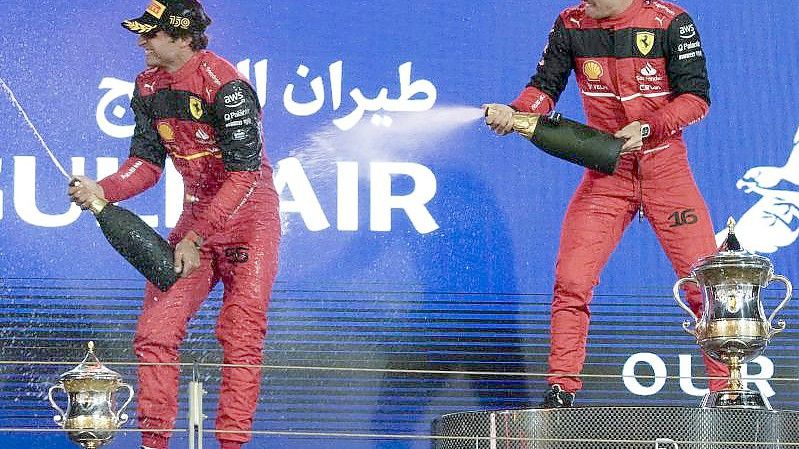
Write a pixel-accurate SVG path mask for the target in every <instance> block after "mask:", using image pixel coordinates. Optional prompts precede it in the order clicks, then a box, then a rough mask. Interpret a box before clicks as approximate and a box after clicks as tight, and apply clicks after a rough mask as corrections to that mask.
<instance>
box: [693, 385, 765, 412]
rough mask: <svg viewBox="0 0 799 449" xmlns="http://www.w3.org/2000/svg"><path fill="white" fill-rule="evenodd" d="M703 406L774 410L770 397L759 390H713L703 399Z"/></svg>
mask: <svg viewBox="0 0 799 449" xmlns="http://www.w3.org/2000/svg"><path fill="white" fill-rule="evenodd" d="M702 408H750V409H758V410H773V409H772V408H771V404H769V402H768V399H766V397H765V396H763V395H762V394H760V392H759V391H752V390H720V391H711V392H710V393H708V394H707V395H705V397H704V399H702Z"/></svg>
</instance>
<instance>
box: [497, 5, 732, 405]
mask: <svg viewBox="0 0 799 449" xmlns="http://www.w3.org/2000/svg"><path fill="white" fill-rule="evenodd" d="M572 70H574V72H575V78H576V80H577V85H578V88H579V89H580V92H581V95H582V100H583V108H584V110H585V115H586V117H587V120H588V124H589V125H590V126H593V127H595V128H598V129H601V130H604V131H606V132H610V133H612V134H615V135H616V137H619V138H623V139H626V142H625V144H624V145H623V147H622V151H623V154H622V155H621V158H620V161H619V164H618V167H617V169H616V172H615V173H614V174H613V175H604V174H601V173H599V172H596V171H593V170H586V172H585V175H584V176H583V179H582V181H581V182H580V185H579V187H578V188H577V190H576V192H575V193H574V196H573V197H572V200H571V202H570V204H569V206H568V209H567V211H566V216H565V218H564V221H563V227H562V230H561V237H560V247H559V251H558V259H557V264H556V269H555V288H554V296H553V300H552V316H551V329H550V331H551V340H550V355H549V377H548V379H547V380H548V382H549V385H550V388H549V390H548V391H547V393H546V395H545V396H544V402H543V404H542V407H547V408H550V407H570V406H571V405H572V403H573V401H574V396H575V392H577V391H578V390H580V389H581V388H582V382H581V380H580V378H579V374H580V372H581V371H582V368H583V363H584V361H585V346H586V339H587V335H588V323H589V317H590V311H589V304H590V302H591V298H592V294H593V289H594V287H595V286H596V285H597V284H598V283H599V274H600V272H601V271H602V269H603V267H604V266H605V264H606V263H607V261H608V258H609V257H610V255H611V253H612V252H613V250H614V249H615V248H616V246H617V245H618V243H619V240H620V239H621V236H622V233H623V232H624V229H625V228H626V227H627V225H628V224H629V223H630V222H631V221H632V219H633V217H634V216H635V215H636V213H640V214H642V215H643V216H646V218H647V219H648V221H649V222H650V223H651V225H652V227H653V228H654V230H655V233H656V235H657V238H658V240H659V241H660V244H661V246H662V247H663V249H664V250H665V252H666V255H667V256H668V258H669V259H670V260H671V263H672V266H673V268H674V271H675V272H676V274H677V275H678V276H680V277H683V276H686V275H687V274H688V272H689V271H690V267H691V264H693V263H694V262H696V261H697V260H698V259H699V258H700V257H702V256H705V255H708V254H710V253H712V252H714V251H715V249H716V245H715V241H714V231H713V226H712V223H711V220H710V215H709V213H708V210H707V206H706V204H705V201H704V199H703V198H702V196H701V194H700V193H699V190H698V189H697V186H696V183H695V181H694V178H693V175H692V173H691V169H690V167H689V166H688V159H687V152H686V147H685V142H684V141H683V138H682V129H683V128H685V127H687V126H688V125H691V124H693V123H696V122H698V121H699V120H701V119H702V118H703V117H704V116H705V115H706V114H707V111H708V108H709V105H710V99H709V90H710V85H709V82H708V78H707V69H706V66H705V57H704V54H703V49H702V45H701V41H700V39H699V34H698V31H697V29H696V26H695V25H694V22H693V20H692V19H691V17H690V16H689V15H688V14H687V13H686V12H685V11H684V10H683V9H681V8H680V7H679V6H677V5H674V4H672V3H667V2H662V1H657V0H584V1H583V2H581V3H580V4H579V5H577V6H575V7H571V8H568V9H566V10H564V11H563V12H561V13H560V15H559V16H558V18H557V19H556V21H555V25H554V27H553V29H552V31H551V32H550V35H549V42H548V44H547V47H546V49H545V50H544V54H543V57H542V59H541V60H540V62H539V63H538V68H537V72H536V74H535V75H534V76H533V77H532V79H531V81H530V83H529V84H528V85H527V86H526V88H525V89H524V90H523V91H522V92H521V94H520V95H519V96H518V98H516V100H514V101H513V102H512V103H511V104H510V106H507V105H491V106H493V107H491V108H489V109H488V111H489V115H488V116H487V117H486V122H487V124H488V125H489V126H491V128H492V129H493V130H494V131H496V132H497V133H498V134H507V133H509V132H511V131H512V126H513V121H512V114H513V112H514V111H524V112H534V113H542V114H544V113H548V112H550V111H552V110H553V108H554V106H555V103H556V102H557V101H558V98H559V97H560V95H561V93H562V92H563V90H564V88H565V87H566V82H567V80H568V77H569V74H570V72H571V71H572ZM686 290H687V291H686V296H687V299H688V301H689V303H690V305H691V307H692V308H693V309H694V311H695V312H697V313H699V310H700V308H701V306H702V300H701V296H700V292H699V290H698V289H697V288H696V287H693V288H691V287H687V288H686ZM705 365H706V371H707V374H708V375H709V376H710V377H711V381H710V382H709V383H710V389H711V390H712V391H718V390H720V389H723V388H724V387H725V386H726V382H725V381H724V379H721V377H726V375H727V369H726V367H725V366H724V365H722V364H721V363H719V362H716V361H713V360H712V359H709V358H708V357H707V356H705ZM713 377H719V378H718V379H712V378H713Z"/></svg>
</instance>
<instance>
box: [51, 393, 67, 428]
mask: <svg viewBox="0 0 799 449" xmlns="http://www.w3.org/2000/svg"><path fill="white" fill-rule="evenodd" d="M55 390H61V391H63V392H64V393H66V392H67V390H65V389H64V386H63V385H61V384H57V385H53V386H52V387H50V389H49V390H47V399H49V400H50V405H52V406H53V408H54V409H56V411H58V414H57V415H55V416H53V421H55V423H56V424H58V425H59V426H60V427H64V424H65V420H66V419H67V414H66V412H64V411H63V410H61V407H59V406H58V404H56V403H55V400H54V399H53V391H55Z"/></svg>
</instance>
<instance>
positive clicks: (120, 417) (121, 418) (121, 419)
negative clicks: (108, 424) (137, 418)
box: [117, 384, 133, 426]
mask: <svg viewBox="0 0 799 449" xmlns="http://www.w3.org/2000/svg"><path fill="white" fill-rule="evenodd" d="M119 388H127V389H128V400H127V401H125V403H124V404H122V407H120V408H119V411H118V412H117V425H119V426H121V425H122V424H125V423H126V422H128V414H127V413H122V412H123V411H124V410H125V407H127V406H128V404H130V401H132V400H133V387H131V386H130V385H128V384H120V385H119Z"/></svg>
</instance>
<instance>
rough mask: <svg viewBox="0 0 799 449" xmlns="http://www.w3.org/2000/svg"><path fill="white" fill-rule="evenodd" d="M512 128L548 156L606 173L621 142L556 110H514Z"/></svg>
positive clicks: (613, 167) (613, 164)
mask: <svg viewBox="0 0 799 449" xmlns="http://www.w3.org/2000/svg"><path fill="white" fill-rule="evenodd" d="M489 108H490V106H489ZM486 114H488V110H486ZM513 130H514V131H516V132H517V133H519V134H521V135H522V136H524V137H525V138H527V139H528V140H530V142H532V143H533V144H534V145H535V146H537V147H538V148H540V149H541V150H543V151H544V152H546V153H548V154H550V155H552V156H555V157H557V158H559V159H563V160H565V161H569V162H571V163H573V164H577V165H580V166H583V167H586V168H590V169H592V170H596V171H599V172H601V173H604V174H606V175H612V174H613V172H614V171H616V165H617V164H618V162H619V155H620V154H621V147H622V145H623V144H624V139H619V138H616V137H613V136H612V135H611V134H608V133H606V132H603V131H600V130H598V129H596V128H592V127H590V126H587V125H584V124H582V123H578V122H575V121H573V120H569V119H567V118H564V117H563V116H562V115H561V114H559V113H552V114H548V115H541V114H533V113H528V112H515V113H514V114H513Z"/></svg>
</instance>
